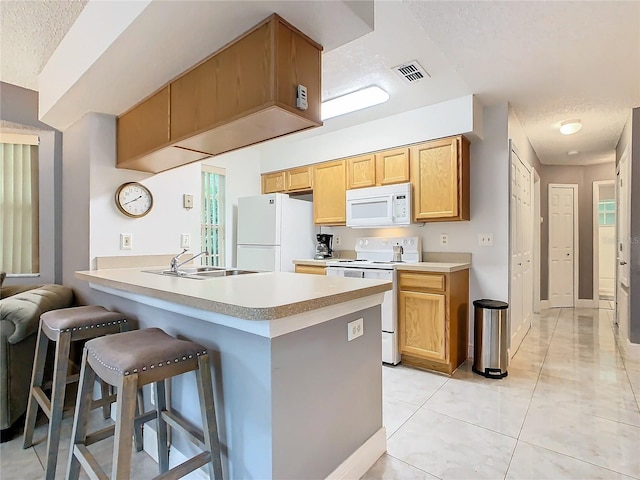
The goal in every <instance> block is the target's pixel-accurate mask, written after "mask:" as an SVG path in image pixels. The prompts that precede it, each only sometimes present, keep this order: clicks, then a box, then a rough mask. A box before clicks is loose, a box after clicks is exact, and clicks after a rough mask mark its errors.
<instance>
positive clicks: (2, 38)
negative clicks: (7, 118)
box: [0, 0, 87, 90]
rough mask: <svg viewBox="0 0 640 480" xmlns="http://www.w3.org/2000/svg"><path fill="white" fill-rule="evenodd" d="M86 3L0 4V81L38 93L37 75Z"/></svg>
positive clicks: (74, 0)
mask: <svg viewBox="0 0 640 480" xmlns="http://www.w3.org/2000/svg"><path fill="white" fill-rule="evenodd" d="M86 3H87V0H37V1H20V0H2V1H0V78H1V79H2V81H4V82H7V83H12V84H14V85H19V86H21V87H25V88H28V89H30V90H38V74H39V73H40V71H41V70H42V67H44V65H45V64H46V63H47V60H49V57H50V56H51V54H52V53H53V51H54V50H55V49H56V47H57V46H58V44H59V43H60V41H61V40H62V38H63V37H64V36H65V34H66V33H67V30H69V27H71V25H72V24H73V22H75V20H76V18H77V17H78V15H79V14H80V12H81V11H82V9H83V8H84V6H85V5H86Z"/></svg>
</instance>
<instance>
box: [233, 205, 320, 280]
mask: <svg viewBox="0 0 640 480" xmlns="http://www.w3.org/2000/svg"><path fill="white" fill-rule="evenodd" d="M314 230H315V229H314V226H313V204H312V203H311V202H308V201H305V200H296V199H294V198H291V197H289V195H285V194H282V193H269V194H266V195H257V196H254V197H243V198H239V199H238V236H237V241H238V251H237V254H238V255H237V267H238V268H241V269H245V270H259V271H269V272H293V270H294V268H293V267H294V265H293V260H295V259H310V258H313V255H314V254H315V244H316V242H315V231H314Z"/></svg>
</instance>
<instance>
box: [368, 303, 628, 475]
mask: <svg viewBox="0 0 640 480" xmlns="http://www.w3.org/2000/svg"><path fill="white" fill-rule="evenodd" d="M610 307H611V305H610V304H609V302H606V304H604V302H603V305H602V308H601V309H600V310H592V309H553V310H547V311H545V312H544V313H543V314H541V315H537V316H536V318H535V319H534V325H533V327H532V328H531V330H530V331H529V333H528V334H527V336H526V338H525V340H524V341H523V343H522V345H521V347H520V348H519V350H518V352H517V353H516V355H515V356H514V358H513V359H512V362H511V365H510V366H509V376H508V377H507V378H505V379H503V380H495V379H485V378H483V377H481V376H479V375H476V374H474V373H473V372H471V368H470V365H468V364H465V365H463V366H462V367H461V368H460V369H458V371H456V372H455V373H454V375H453V377H451V378H446V377H442V376H439V375H435V374H429V373H425V372H420V371H417V370H411V369H408V368H404V367H402V366H399V367H385V368H384V369H383V378H384V382H383V386H384V417H385V425H386V428H387V454H386V455H384V456H383V457H382V458H381V459H380V460H379V461H378V462H377V463H376V465H374V466H373V468H371V470H370V471H369V472H368V473H367V474H366V475H365V476H364V477H363V478H364V479H366V480H373V479H402V480H405V479H407V480H408V479H416V480H417V479H420V480H422V479H436V478H441V479H464V480H467V479H483V478H486V479H509V480H515V479H531V480H533V479H536V480H538V479H553V480H557V479H629V478H640V410H639V403H638V401H639V400H640V365H639V364H637V363H629V364H627V366H626V367H627V368H625V364H624V363H623V361H622V358H621V356H620V354H619V351H618V348H617V346H616V342H615V336H614V333H613V328H612V321H613V313H614V312H613V310H612V309H611V308H610ZM467 363H469V362H467Z"/></svg>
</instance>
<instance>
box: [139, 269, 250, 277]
mask: <svg viewBox="0 0 640 480" xmlns="http://www.w3.org/2000/svg"><path fill="white" fill-rule="evenodd" d="M143 272H145V273H155V274H156V275H166V276H168V277H180V278H191V279H193V280H205V279H207V278H216V277H229V276H234V275H245V274H248V273H258V272H255V271H253V270H239V269H237V268H224V267H197V268H184V269H180V270H179V271H178V272H177V273H176V272H172V271H171V270H143Z"/></svg>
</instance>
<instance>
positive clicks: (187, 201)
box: [182, 193, 193, 208]
mask: <svg viewBox="0 0 640 480" xmlns="http://www.w3.org/2000/svg"><path fill="white" fill-rule="evenodd" d="M182 206H183V207H184V208H193V195H189V194H188V193H185V194H184V195H182Z"/></svg>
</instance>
